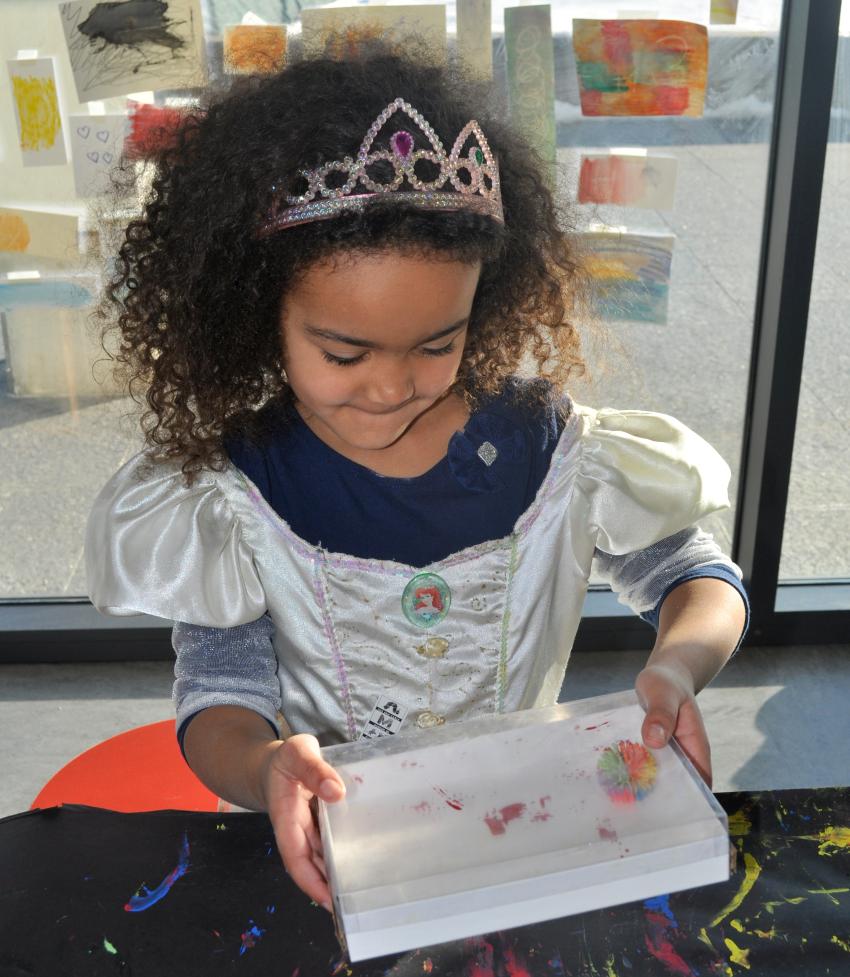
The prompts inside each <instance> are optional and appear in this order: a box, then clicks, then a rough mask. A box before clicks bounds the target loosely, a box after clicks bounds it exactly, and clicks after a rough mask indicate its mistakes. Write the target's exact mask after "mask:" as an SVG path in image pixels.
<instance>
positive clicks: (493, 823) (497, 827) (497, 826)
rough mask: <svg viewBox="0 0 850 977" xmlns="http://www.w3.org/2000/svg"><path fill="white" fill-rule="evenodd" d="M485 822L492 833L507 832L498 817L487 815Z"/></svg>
mask: <svg viewBox="0 0 850 977" xmlns="http://www.w3.org/2000/svg"><path fill="white" fill-rule="evenodd" d="M484 823H485V824H486V825H487V827H488V828H489V829H490V834H491V835H503V834H504V833H505V826H504V824H502V822H501V821H500V820H499V819H498V818H491V817H489V816H487V817H485V818H484Z"/></svg>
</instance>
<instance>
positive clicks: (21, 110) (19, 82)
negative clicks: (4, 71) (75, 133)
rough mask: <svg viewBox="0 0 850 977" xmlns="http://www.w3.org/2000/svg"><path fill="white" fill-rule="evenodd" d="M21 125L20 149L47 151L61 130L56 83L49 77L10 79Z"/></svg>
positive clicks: (54, 142)
mask: <svg viewBox="0 0 850 977" xmlns="http://www.w3.org/2000/svg"><path fill="white" fill-rule="evenodd" d="M12 88H13V91H14V94H15V105H16V107H17V110H18V117H19V118H20V122H21V149H28V150H31V151H33V152H34V151H36V150H39V149H50V148H51V147H52V146H54V145H55V144H56V137H57V136H58V135H59V132H60V130H61V128H62V123H61V122H60V119H59V103H58V101H57V99H56V84H55V82H54V81H53V79H52V78H21V77H13V78H12Z"/></svg>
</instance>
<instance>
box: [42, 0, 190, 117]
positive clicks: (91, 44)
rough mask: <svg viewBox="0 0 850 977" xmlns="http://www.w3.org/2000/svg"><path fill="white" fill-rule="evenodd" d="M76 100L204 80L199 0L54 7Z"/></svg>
mask: <svg viewBox="0 0 850 977" xmlns="http://www.w3.org/2000/svg"><path fill="white" fill-rule="evenodd" d="M59 11H60V15H61V17H62V27H63V29H64V31H65V40H66V41H67V44H68V54H69V56H70V59H71V70H72V71H73V73H74V81H75V83H76V85H77V95H78V97H79V99H80V101H81V102H87V101H91V100H92V99H102V98H109V97H111V96H113V95H127V94H129V93H131V92H141V91H150V90H162V89H184V88H193V87H196V86H199V85H203V84H204V82H205V81H206V71H205V67H204V65H205V61H204V32H203V22H202V19H201V3H200V0H119V2H98V0H72V2H69V3H61V4H60V5H59Z"/></svg>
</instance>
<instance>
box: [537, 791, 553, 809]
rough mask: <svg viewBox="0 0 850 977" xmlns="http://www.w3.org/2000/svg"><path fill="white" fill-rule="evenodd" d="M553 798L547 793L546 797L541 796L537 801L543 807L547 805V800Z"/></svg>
mask: <svg viewBox="0 0 850 977" xmlns="http://www.w3.org/2000/svg"><path fill="white" fill-rule="evenodd" d="M551 800H552V798H551V797H550V796H549V795H548V794H547V795H546V796H545V797H541V798H540V800H539V801H538V802H537V803H538V804H539V805H540V806H541V807H546V801H551Z"/></svg>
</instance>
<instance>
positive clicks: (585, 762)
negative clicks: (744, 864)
mask: <svg viewBox="0 0 850 977" xmlns="http://www.w3.org/2000/svg"><path fill="white" fill-rule="evenodd" d="M642 721H643V711H642V710H641V708H640V706H639V705H638V704H637V702H636V701H635V697H634V694H633V693H622V694H617V695H613V696H600V697H598V698H594V699H584V700H581V701H578V702H572V703H564V704H562V705H558V706H553V707H551V708H548V709H537V710H528V711H525V712H518V713H511V714H508V715H502V716H493V717H488V718H486V719H478V720H473V721H470V722H466V723H458V724H454V725H452V726H444V727H441V728H438V729H432V730H426V731H421V732H419V731H417V732H416V733H400V734H398V735H396V736H390V737H386V738H383V739H379V740H371V741H368V742H364V743H352V744H346V745H343V746H336V747H329V748H326V749H325V750H323V751H322V752H323V755H324V756H325V758H326V759H327V760H328V761H329V762H330V763H331V764H333V766H334V767H336V769H337V770H338V771H339V772H340V774H341V776H342V778H343V780H344V781H345V784H346V787H347V795H346V799H345V800H344V801H342V802H340V803H339V804H332V805H324V804H320V806H319V821H320V826H321V830H322V839H323V845H324V851H325V862H326V865H327V867H328V870H329V875H330V883H331V889H332V892H333V896H334V906H335V910H336V914H337V924H338V927H339V928H340V929H341V930H342V931H343V933H344V937H345V940H346V942H347V946H348V952H349V955H350V957H351V959H352V960H362V959H364V958H367V957H371V956H379V955H382V954H385V953H395V952H401V951H403V950H408V949H413V948H415V947H420V946H427V945H431V944H434V943H440V942H443V941H446V940H453V939H461V938H463V937H467V936H474V935H478V934H481V933H488V932H492V931H494V930H498V929H506V928H510V927H513V926H520V925H524V924H527V923H532V922H538V921H540V920H544V919H552V918H555V917H558V916H567V915H570V914H572V913H579V912H585V911H587V910H591V909H598V908H601V907H604V906H609V905H614V904H618V903H624V902H630V901H632V900H635V899H646V898H649V897H651V896H656V895H662V894H665V893H668V892H672V891H677V890H680V889H687V888H691V887H693V886H697V885H704V884H707V883H709V882H718V881H721V880H723V879H726V878H728V876H729V841H728V835H727V829H726V816H725V814H724V812H723V809H722V808H721V807H720V805H719V804H718V803H717V801H716V800H715V798H714V796H713V795H712V794H711V792H710V791H709V790H708V789H707V788H706V787H705V785H704V784H703V782H702V780H701V779H700V778H699V776H698V775H697V773H696V771H695V770H694V769H693V767H692V766H691V765H690V763H689V762H688V761H687V759H686V758H685V757H684V755H683V754H682V752H681V750H680V749H679V748H678V746H676V745H674V746H669V747H665V748H664V749H662V750H653V751H645V750H644V749H643V748H642V746H641V745H640V743H641V737H640V727H641V723H642Z"/></svg>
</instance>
